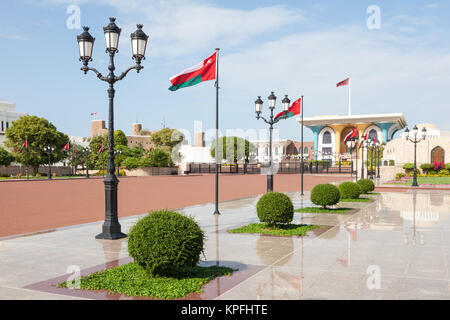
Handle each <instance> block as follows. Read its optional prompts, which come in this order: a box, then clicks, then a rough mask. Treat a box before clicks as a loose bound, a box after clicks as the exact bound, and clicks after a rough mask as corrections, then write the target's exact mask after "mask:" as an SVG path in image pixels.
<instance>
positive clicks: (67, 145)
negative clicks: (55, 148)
mask: <svg viewBox="0 0 450 320" xmlns="http://www.w3.org/2000/svg"><path fill="white" fill-rule="evenodd" d="M66 150H69V142H67V143H66V145H65V146H64V148H62V150H61V151H66Z"/></svg>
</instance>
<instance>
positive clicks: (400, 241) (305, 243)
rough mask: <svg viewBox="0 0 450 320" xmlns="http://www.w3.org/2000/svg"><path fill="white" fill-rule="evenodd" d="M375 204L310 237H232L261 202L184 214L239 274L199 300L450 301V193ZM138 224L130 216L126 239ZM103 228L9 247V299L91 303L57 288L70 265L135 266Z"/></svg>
mask: <svg viewBox="0 0 450 320" xmlns="http://www.w3.org/2000/svg"><path fill="white" fill-rule="evenodd" d="M288 195H289V196H291V198H292V199H293V201H294V207H295V208H300V207H303V206H308V205H310V203H309V201H308V200H307V199H309V195H308V194H306V195H305V197H304V198H303V199H302V198H301V197H300V196H299V194H298V193H288ZM374 197H375V198H376V199H377V200H376V201H375V202H372V203H369V204H367V203H347V204H345V206H346V207H349V206H350V207H361V208H362V209H361V210H360V211H359V212H358V213H356V214H353V215H330V214H300V213H296V214H295V222H297V223H314V224H320V225H323V226H327V228H325V229H326V231H325V232H323V233H317V234H314V232H311V233H310V235H309V236H307V237H302V238H297V237H288V238H286V237H274V236H263V235H251V234H229V233H227V232H226V230H227V229H228V228H234V227H236V226H239V225H242V224H247V223H250V222H254V221H256V220H257V218H256V213H255V205H256V202H257V197H253V198H248V199H241V200H234V201H228V202H224V203H222V204H221V208H222V209H221V210H222V214H221V215H220V216H219V217H216V216H214V215H212V214H211V213H212V212H213V205H212V204H206V205H199V206H191V207H188V208H185V209H183V210H182V212H184V213H187V214H190V215H193V216H194V217H195V219H196V220H197V221H198V222H199V223H200V225H201V227H202V228H203V229H204V230H205V231H206V232H207V241H206V246H205V247H206V248H205V260H206V261H204V262H202V263H203V264H204V265H211V264H220V265H226V266H231V267H237V268H239V271H238V272H236V273H235V276H233V277H231V279H233V278H234V277H235V278H234V279H237V280H238V281H235V283H232V284H230V279H229V278H227V277H224V278H220V279H216V280H214V281H213V282H212V283H211V284H210V285H209V287H208V288H207V289H205V292H206V293H205V294H204V295H203V296H200V297H198V296H197V298H208V299H212V298H214V299H450V289H449V283H450V277H449V274H450V219H449V213H450V209H449V208H450V192H446V191H428V190H420V191H416V192H412V191H406V192H402V193H399V192H395V193H383V194H381V195H380V196H374ZM137 219H138V216H133V217H127V218H122V219H121V224H122V226H123V229H124V231H125V232H126V231H128V229H129V228H130V227H131V226H132V225H133V224H134V223H135V221H136V220H137ZM100 229H101V224H100V223H92V224H88V225H83V226H77V227H73V228H68V229H64V230H57V231H54V232H48V233H44V234H39V235H34V236H27V237H19V238H14V239H9V240H4V241H2V242H0V261H2V263H1V264H0V298H9V299H32V298H35V299H36V298H37V299H73V298H76V299H78V298H88V297H90V298H92V296H88V295H87V294H86V292H83V291H79V290H64V289H57V288H54V287H51V284H53V285H55V284H57V283H58V281H60V280H61V279H67V278H68V277H69V274H66V271H67V269H68V267H69V266H78V267H79V268H80V269H81V270H85V271H84V272H86V270H87V268H92V267H95V266H98V265H106V266H108V265H109V266H114V265H117V264H118V263H125V262H126V261H129V259H128V258H127V257H128V254H127V243H126V240H120V241H107V240H95V239H94V236H95V234H97V233H98V232H99V230H100ZM322 231H323V230H322ZM127 259H128V260H127ZM118 260H119V262H118ZM120 261H122V262H120ZM55 277H60V278H59V280H56V279H54V278H55ZM51 279H53V280H51ZM49 280H50V281H49ZM42 281H44V282H43V283H44V284H42V283H40V282H42ZM39 283H40V284H39ZM52 288H53V289H52ZM100 297H101V298H103V299H105V298H106V299H116V298H118V297H117V296H114V295H106V294H103V295H100Z"/></svg>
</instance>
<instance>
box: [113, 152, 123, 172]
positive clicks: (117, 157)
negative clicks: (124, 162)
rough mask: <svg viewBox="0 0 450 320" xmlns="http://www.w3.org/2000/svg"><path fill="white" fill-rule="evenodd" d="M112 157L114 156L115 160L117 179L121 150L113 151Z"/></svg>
mask: <svg viewBox="0 0 450 320" xmlns="http://www.w3.org/2000/svg"><path fill="white" fill-rule="evenodd" d="M114 155H115V156H116V159H117V176H118V177H120V171H119V170H120V166H119V165H120V156H121V155H122V150H120V149H117V150H114Z"/></svg>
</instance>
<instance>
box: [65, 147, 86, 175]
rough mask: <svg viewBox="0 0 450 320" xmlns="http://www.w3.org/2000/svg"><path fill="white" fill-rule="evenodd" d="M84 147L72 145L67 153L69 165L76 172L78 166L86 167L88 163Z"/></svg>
mask: <svg viewBox="0 0 450 320" xmlns="http://www.w3.org/2000/svg"><path fill="white" fill-rule="evenodd" d="M83 149H84V147H83V146H81V145H79V144H77V143H70V146H69V150H68V151H67V159H68V160H69V164H70V165H71V166H72V167H73V168H74V172H76V170H77V167H78V166H84V164H85V162H86V155H85V153H84V152H83Z"/></svg>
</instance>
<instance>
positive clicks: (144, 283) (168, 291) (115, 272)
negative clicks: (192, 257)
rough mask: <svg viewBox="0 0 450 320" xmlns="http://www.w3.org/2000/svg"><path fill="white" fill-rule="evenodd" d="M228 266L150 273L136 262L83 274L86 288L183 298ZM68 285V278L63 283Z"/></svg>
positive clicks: (222, 273)
mask: <svg viewBox="0 0 450 320" xmlns="http://www.w3.org/2000/svg"><path fill="white" fill-rule="evenodd" d="M233 271H235V270H233V269H231V268H227V267H218V266H210V267H199V266H196V267H192V268H185V269H183V270H181V271H180V272H179V273H178V274H177V275H176V276H175V277H158V276H153V275H150V274H149V273H147V272H146V271H145V269H144V268H143V267H141V266H140V265H139V264H137V263H135V262H131V263H128V264H125V265H121V266H119V267H117V268H112V269H108V270H104V271H98V272H94V273H92V274H90V275H88V276H86V277H83V278H81V281H80V282H81V283H80V287H81V289H84V290H107V291H109V292H112V293H122V294H125V295H127V296H143V297H151V298H156V299H175V298H183V297H185V296H187V295H188V294H190V293H192V292H201V290H202V287H203V286H204V285H205V284H206V283H208V282H209V281H211V280H213V279H214V278H216V277H220V276H222V275H231V274H232V273H233ZM58 287H60V288H67V287H68V286H67V282H63V283H60V284H59V285H58Z"/></svg>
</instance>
